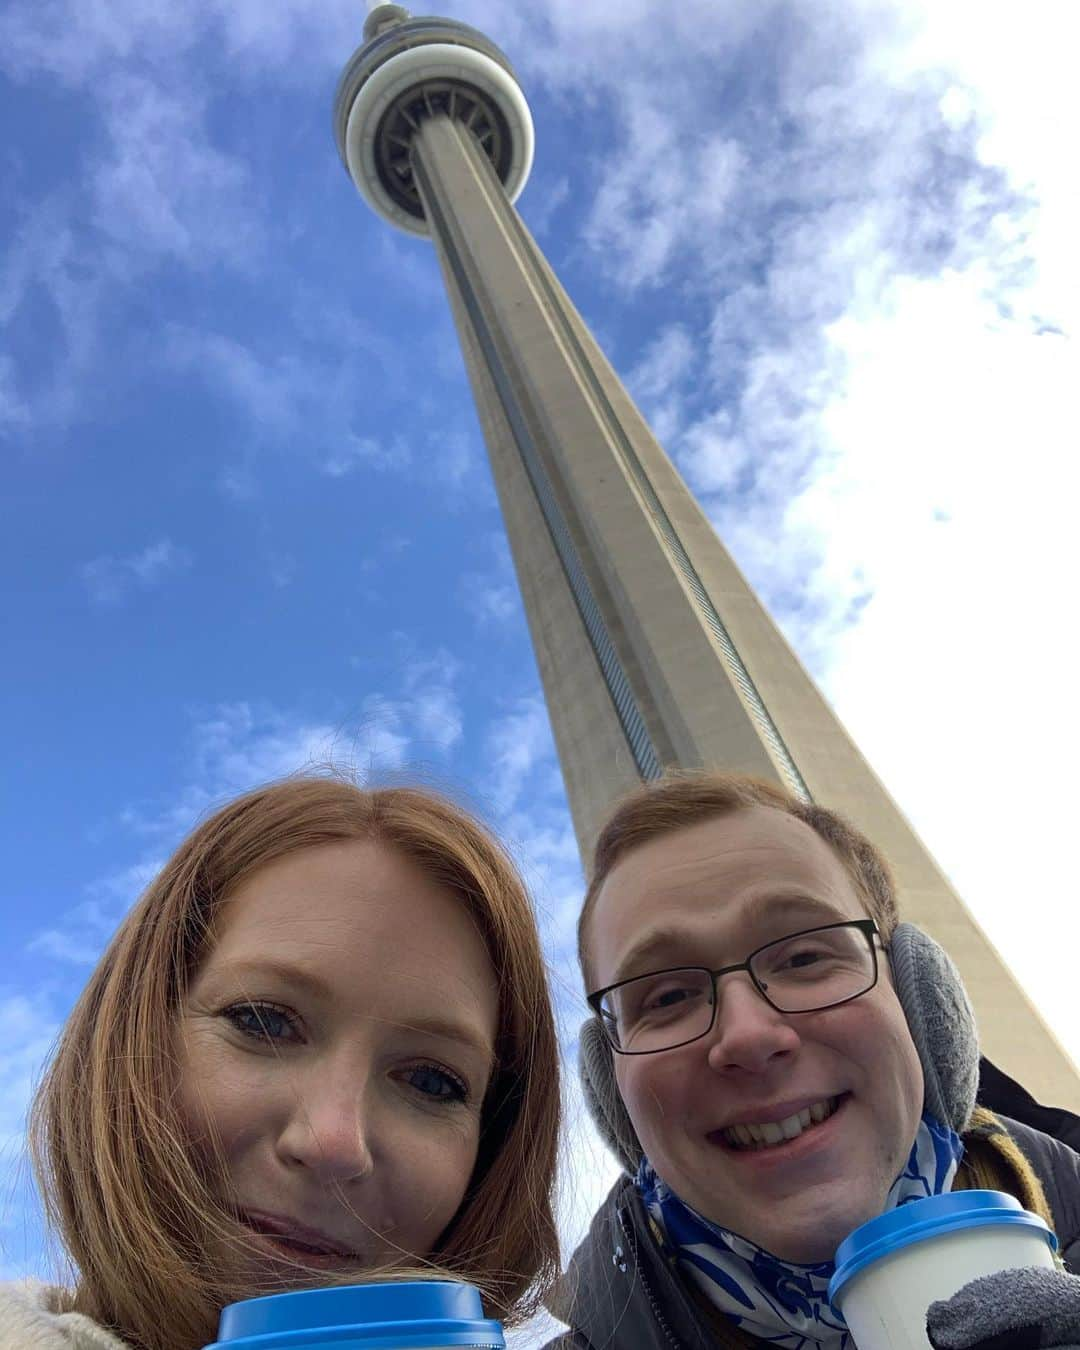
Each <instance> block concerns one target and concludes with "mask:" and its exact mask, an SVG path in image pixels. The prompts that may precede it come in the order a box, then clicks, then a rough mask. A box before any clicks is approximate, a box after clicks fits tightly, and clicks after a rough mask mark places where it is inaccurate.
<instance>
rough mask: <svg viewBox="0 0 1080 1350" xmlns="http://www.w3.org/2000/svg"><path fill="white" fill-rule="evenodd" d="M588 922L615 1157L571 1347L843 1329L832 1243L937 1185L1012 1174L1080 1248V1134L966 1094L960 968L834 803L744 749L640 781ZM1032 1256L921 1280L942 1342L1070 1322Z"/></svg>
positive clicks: (1052, 1275)
mask: <svg viewBox="0 0 1080 1350" xmlns="http://www.w3.org/2000/svg"><path fill="white" fill-rule="evenodd" d="M578 938H579V953H580V957H581V963H582V971H583V975H584V979H585V984H586V988H587V989H588V990H589V991H590V995H589V1000H588V1001H589V1004H590V1005H591V1007H592V1009H593V1013H594V1017H593V1018H592V1019H590V1021H589V1022H588V1023H586V1025H585V1026H584V1027H583V1029H582V1037H581V1069H582V1078H583V1081H584V1086H585V1090H586V1097H587V1100H588V1102H589V1104H590V1107H591V1108H592V1110H593V1114H594V1118H595V1119H596V1122H597V1124H598V1126H599V1128H600V1130H601V1132H602V1134H603V1135H604V1137H605V1139H606V1141H607V1142H608V1143H609V1145H610V1146H611V1147H612V1148H613V1150H614V1151H615V1152H616V1153H617V1155H618V1157H619V1159H620V1161H621V1162H622V1164H623V1166H624V1168H625V1170H626V1174H627V1175H626V1176H624V1177H623V1178H622V1179H621V1180H620V1181H619V1182H618V1183H617V1184H616V1186H615V1188H614V1189H613V1190H612V1192H611V1194H610V1195H609V1196H608V1198H607V1200H606V1201H605V1202H604V1204H603V1206H602V1207H601V1209H600V1211H599V1212H598V1214H597V1215H596V1217H595V1219H594V1221H593V1224H592V1228H591V1230H590V1232H589V1235H588V1236H587V1238H586V1239H585V1241H584V1242H583V1243H582V1245H581V1247H580V1248H579V1249H578V1251H577V1253H576V1254H575V1256H574V1258H573V1260H572V1262H571V1266H570V1270H569V1272H568V1274H567V1275H566V1276H565V1277H564V1278H563V1280H562V1281H561V1282H560V1285H559V1287H558V1289H557V1291H556V1295H555V1297H554V1298H553V1299H552V1300H551V1302H550V1306H551V1307H552V1310H553V1311H555V1312H556V1313H557V1315H558V1316H559V1317H560V1318H561V1319H562V1320H563V1321H564V1322H566V1323H568V1324H569V1326H570V1328H571V1330H570V1332H569V1333H568V1334H567V1335H566V1337H565V1338H563V1340H562V1341H561V1346H562V1350H600V1347H605V1348H606V1350H660V1348H661V1347H663V1350H680V1348H681V1347H686V1348H687V1350H689V1347H694V1348H695V1350H706V1347H714V1346H718V1345H719V1346H725V1347H732V1350H734V1348H735V1347H739V1348H741V1350H749V1348H750V1347H756V1346H764V1345H766V1344H767V1345H769V1346H770V1347H782V1350H850V1338H849V1337H848V1336H847V1334H846V1330H845V1328H844V1325H843V1323H842V1322H841V1321H839V1320H838V1319H837V1317H836V1315H835V1314H834V1313H833V1311H832V1309H831V1308H830V1306H829V1301H828V1296H827V1289H828V1282H829V1278H830V1275H831V1274H832V1272H833V1269H834V1267H833V1264H832V1258H833V1255H834V1253H835V1251H836V1248H837V1246H838V1245H839V1243H840V1242H841V1241H842V1240H843V1239H844V1238H845V1237H846V1236H847V1235H848V1233H850V1232H851V1230H852V1229H854V1228H855V1227H857V1226H858V1225H859V1224H862V1223H864V1222H866V1221H867V1220H868V1219H871V1218H873V1217H875V1216H876V1215H878V1214H880V1213H882V1212H884V1211H886V1210H889V1209H892V1208H895V1207H896V1206H897V1205H901V1204H904V1203H907V1202H908V1201H910V1200H913V1199H918V1198H922V1197H925V1196H927V1195H931V1194H936V1193H940V1192H942V1191H947V1190H949V1189H951V1188H960V1187H979V1188H987V1189H993V1190H1002V1191H1008V1192H1010V1193H1011V1194H1013V1195H1014V1196H1016V1197H1017V1198H1018V1199H1019V1200H1020V1201H1021V1203H1022V1204H1023V1205H1024V1206H1025V1207H1026V1208H1028V1209H1030V1210H1033V1211H1035V1212H1036V1213H1038V1214H1040V1215H1041V1216H1042V1217H1043V1218H1045V1219H1046V1220H1047V1221H1048V1222H1049V1223H1051V1224H1052V1225H1053V1226H1054V1227H1055V1229H1056V1232H1057V1236H1058V1239H1059V1242H1060V1249H1061V1253H1062V1255H1063V1257H1064V1260H1065V1263H1066V1266H1067V1268H1069V1269H1077V1268H1078V1267H1080V1157H1078V1156H1077V1154H1075V1153H1074V1152H1073V1151H1072V1150H1071V1149H1069V1148H1067V1147H1066V1146H1064V1145H1063V1144H1060V1143H1059V1142H1058V1141H1057V1140H1054V1139H1051V1138H1048V1137H1047V1136H1046V1135H1044V1134H1041V1133H1040V1132H1039V1131H1037V1130H1034V1129H1031V1128H1029V1127H1026V1126H1023V1125H1020V1124H1019V1123H1017V1122H1015V1121H1003V1120H1001V1119H999V1118H996V1117H994V1116H992V1115H991V1114H990V1113H989V1112H988V1111H984V1110H982V1109H981V1108H978V1107H976V1104H975V1085H976V1070H977V1062H978V1052H977V1048H976V1040H975V1033H974V1025H973V1022H972V1017H971V1010H970V1007H969V1005H968V1003H967V999H966V997H965V995H964V992H963V988H962V986H961V985H960V983H959V979H958V977H957V974H956V971H955V968H954V967H953V966H952V963H951V962H950V961H949V960H948V958H947V957H946V956H945V954H944V952H942V951H941V949H940V948H939V947H938V946H937V945H936V944H935V943H934V942H932V941H931V940H930V939H929V938H928V937H927V936H926V935H925V934H923V933H921V932H919V930H917V929H915V928H913V927H912V926H911V925H909V924H902V923H900V922H899V915H898V912H897V905H896V896H895V893H894V888H893V884H892V881H891V878H890V876H889V871H888V868H887V867H886V865H885V862H884V860H883V859H882V857H881V856H880V854H879V853H878V852H877V850H876V849H875V848H874V847H873V845H872V844H871V843H870V842H869V841H868V840H867V839H865V838H864V837H863V836H861V835H860V834H859V833H858V832H857V831H855V830H854V829H852V828H851V827H850V826H849V825H848V824H846V822H844V821H843V820H841V819H840V818H839V817H837V816H835V815H834V814H833V813H832V812H831V811H828V810H826V809H825V808H823V807H820V806H816V805H812V804H808V803H806V802H803V801H799V800H796V799H794V798H793V797H791V796H789V795H788V794H787V793H784V792H782V791H781V790H780V789H778V788H776V787H773V786H770V785H769V784H766V783H760V782H757V781H755V780H752V779H748V778H744V777H741V776H738V775H720V774H699V775H686V776H680V777H671V778H668V779H666V780H662V781H660V782H657V783H653V784H650V785H648V786H647V787H644V788H642V789H640V790H639V791H638V792H636V793H634V794H632V795H631V796H630V797H628V798H627V799H626V800H625V801H624V802H623V803H622V804H621V805H620V806H619V807H618V808H617V809H616V810H615V812H614V814H613V815H612V817H611V818H610V819H609V821H608V822H607V824H606V825H605V826H604V828H603V829H602V831H601V833H600V837H599V839H598V841H597V845H596V853H595V859H594V865H593V869H592V876H591V878H590V885H589V890H588V894H587V896H586V899H585V904H584V907H583V909H582V914H581V919H580V923H579V929H578ZM1032 1276H1033V1277H1036V1276H1037V1277H1038V1278H1037V1279H1036V1280H1035V1284H1034V1285H1032V1286H1031V1287H1030V1288H1029V1287H1028V1286H1027V1284H1026V1283H1025V1279H1024V1278H1020V1277H1019V1273H1018V1272H1016V1271H1012V1272H1007V1273H1006V1277H1005V1283H1004V1284H1003V1285H1002V1286H1001V1287H998V1286H996V1285H995V1287H993V1288H991V1289H988V1290H979V1289H977V1288H973V1287H969V1289H968V1291H967V1293H966V1294H965V1296H964V1297H962V1298H958V1299H954V1300H950V1301H949V1302H947V1303H942V1304H937V1305H935V1309H936V1312H935V1314H934V1316H933V1317H932V1318H931V1322H930V1326H929V1334H930V1336H931V1339H932V1340H933V1342H934V1344H935V1345H937V1346H939V1350H971V1347H974V1346H978V1345H980V1344H982V1343H984V1342H985V1344H986V1345H990V1344H993V1345H994V1346H995V1348H996V1350H1010V1348H1011V1347H1016V1348H1017V1350H1018V1348H1019V1347H1020V1346H1021V1345H1040V1344H1041V1345H1042V1346H1044V1347H1046V1346H1051V1345H1063V1344H1068V1345H1073V1346H1075V1345H1077V1344H1080V1280H1077V1279H1076V1277H1075V1276H1073V1275H1070V1274H1066V1273H1065V1272H1060V1273H1058V1272H1045V1271H1043V1272H1032ZM996 1278H997V1277H995V1279H996ZM1040 1281H1041V1283H1040ZM1036 1286H1037V1287H1036ZM1010 1319H1011V1320H1010ZM1017 1319H1018V1320H1017ZM1018 1327H1024V1328H1026V1332H1025V1333H1024V1334H1021V1335H1020V1336H1019V1337H1017V1338H1015V1339H1010V1335H1011V1333H1013V1332H1015V1331H1016V1330H1017V1328H1018ZM1063 1329H1064V1331H1065V1334H1064V1335H1062V1331H1063ZM1040 1330H1041V1333H1042V1334H1041V1338H1040V1335H1039V1333H1040ZM1055 1337H1056V1338H1057V1339H1055Z"/></svg>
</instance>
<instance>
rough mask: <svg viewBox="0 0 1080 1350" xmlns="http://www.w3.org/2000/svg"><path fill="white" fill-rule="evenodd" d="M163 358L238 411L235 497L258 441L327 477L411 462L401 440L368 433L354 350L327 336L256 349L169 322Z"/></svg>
mask: <svg viewBox="0 0 1080 1350" xmlns="http://www.w3.org/2000/svg"><path fill="white" fill-rule="evenodd" d="M165 357H166V360H168V361H169V362H170V363H171V364H172V365H173V366H174V367H175V368H177V369H179V370H181V371H183V372H185V373H188V372H190V373H194V374H198V375H199V376H200V377H201V378H202V379H204V380H205V381H206V382H207V383H208V384H209V385H210V387H211V388H213V389H214V390H216V391H217V392H218V393H220V394H221V395H223V396H224V397H225V398H226V399H228V400H229V402H231V403H232V404H233V406H234V407H235V408H236V409H237V410H238V412H240V413H241V414H242V417H243V421H244V425H245V427H246V428H247V429H248V432H247V442H248V446H247V449H246V450H245V451H244V454H245V455H247V456H248V457H249V458H248V459H245V460H244V461H242V462H241V463H240V464H239V465H234V466H233V467H232V468H230V469H229V470H227V475H228V478H227V487H228V490H229V491H230V494H231V495H233V496H238V497H241V498H243V497H244V496H246V495H248V493H249V490H250V488H251V482H252V469H251V464H250V462H249V459H250V456H252V455H254V454H257V452H258V449H259V447H260V446H266V445H274V446H277V447H282V448H287V449H291V450H293V451H294V452H295V453H298V454H301V455H303V456H304V457H305V458H306V459H307V460H308V461H309V462H310V463H312V464H313V466H314V467H315V468H317V469H318V470H319V471H320V472H322V473H324V474H326V475H327V476H328V477H330V478H343V477H345V476H346V475H349V474H352V473H355V472H357V471H358V470H370V469H402V468H405V467H407V466H408V465H409V464H410V463H411V458H412V457H411V454H410V451H409V447H408V445H407V444H406V443H405V442H404V441H402V440H400V439H395V440H393V441H390V442H388V443H386V442H383V441H381V440H379V439H376V438H373V437H372V436H370V435H368V434H366V432H365V429H364V428H365V426H366V425H367V423H368V418H367V417H366V415H365V406H366V403H365V390H364V384H363V382H362V380H359V379H358V376H357V370H356V365H355V363H356V360H357V352H356V350H355V348H353V347H346V348H342V347H336V346H335V347H331V346H328V345H327V342H326V335H319V337H318V340H317V342H316V343H305V342H304V340H303V338H302V337H300V336H299V335H298V334H297V333H295V332H294V333H290V336H289V340H288V342H287V343H286V342H284V341H283V342H281V343H279V344H277V345H275V343H274V341H273V339H272V338H270V337H267V338H266V339H265V340H264V342H263V344H262V347H261V348H260V349H256V348H255V347H254V346H252V345H249V344H248V343H245V342H241V341H239V340H238V339H236V338H233V337H229V336H227V335H225V334H222V333H214V332H208V331H198V330H195V329H190V328H183V327H180V326H174V327H173V328H172V329H171V330H170V331H169V333H168V334H167V337H166V342H165Z"/></svg>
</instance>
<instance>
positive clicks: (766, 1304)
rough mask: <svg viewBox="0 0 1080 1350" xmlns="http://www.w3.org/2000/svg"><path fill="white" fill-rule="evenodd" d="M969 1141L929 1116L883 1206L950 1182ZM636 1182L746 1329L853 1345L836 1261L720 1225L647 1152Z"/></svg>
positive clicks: (704, 1286)
mask: <svg viewBox="0 0 1080 1350" xmlns="http://www.w3.org/2000/svg"><path fill="white" fill-rule="evenodd" d="M963 1152H964V1146H963V1144H962V1143H961V1142H960V1136H959V1135H958V1134H956V1132H955V1131H954V1130H950V1129H949V1128H948V1127H947V1126H945V1125H941V1124H939V1123H938V1121H936V1120H935V1119H934V1118H933V1117H932V1116H929V1115H924V1116H923V1118H922V1121H921V1122H920V1124H919V1130H918V1133H917V1134H916V1136H915V1143H914V1144H913V1145H912V1148H911V1156H910V1157H909V1158H908V1161H907V1166H906V1167H905V1168H904V1170H903V1171H902V1172H901V1173H900V1175H899V1176H898V1177H897V1178H896V1180H895V1181H894V1182H893V1184H892V1188H891V1190H890V1191H889V1194H888V1195H887V1196H886V1198H885V1205H884V1207H883V1209H882V1213H883V1214H884V1213H886V1212H888V1211H889V1210H890V1209H896V1208H897V1207H898V1206H899V1205H905V1204H907V1203H908V1202H909V1201H911V1200H922V1199H924V1198H925V1197H926V1196H928V1195H941V1194H942V1193H943V1192H945V1191H948V1190H951V1189H952V1183H953V1178H954V1177H955V1176H956V1169H957V1167H958V1166H959V1165H960V1158H961V1156H962V1155H963ZM637 1188H638V1190H639V1191H640V1193H641V1198H642V1200H643V1201H644V1203H645V1208H646V1209H647V1210H648V1212H649V1214H650V1216H651V1217H652V1219H653V1220H654V1222H655V1223H656V1224H657V1226H658V1227H659V1229H660V1232H661V1234H662V1236H663V1239H664V1242H665V1244H666V1246H667V1249H668V1251H669V1254H670V1255H671V1256H673V1257H674V1259H675V1262H676V1264H677V1265H678V1267H679V1269H680V1271H681V1272H682V1273H683V1274H684V1275H685V1276H687V1278H689V1279H690V1280H692V1281H693V1282H694V1284H695V1285H697V1287H698V1288H699V1289H701V1290H702V1292H703V1293H704V1294H705V1296H706V1297H707V1298H708V1299H709V1301H710V1302H711V1303H712V1304H714V1305H715V1306H716V1307H717V1308H719V1309H720V1311H721V1312H723V1313H726V1315H727V1316H728V1317H730V1318H731V1320H732V1321H733V1322H734V1323H735V1324H736V1325H737V1326H740V1327H742V1329H743V1330H744V1331H748V1332H749V1333H750V1334H751V1335H753V1336H757V1337H758V1338H759V1339H760V1340H763V1341H768V1342H769V1343H770V1344H772V1345H776V1346H780V1347H782V1348H783V1350H814V1347H815V1346H822V1347H825V1348H826V1350H852V1341H851V1338H850V1336H849V1335H848V1332H847V1328H846V1326H845V1325H844V1322H843V1320H842V1319H841V1318H839V1317H837V1316H836V1314H835V1313H834V1312H833V1311H832V1309H831V1308H830V1307H829V1297H828V1288H829V1280H830V1279H831V1278H832V1275H833V1272H834V1271H835V1269H836V1267H835V1265H834V1264H833V1263H832V1262H831V1261H822V1262H820V1263H819V1264H817V1265H809V1266H804V1265H795V1264H794V1263H792V1262H790V1261H781V1260H780V1259H779V1258H778V1257H775V1256H773V1255H771V1253H769V1252H767V1251H765V1250H764V1249H763V1248H761V1247H758V1246H757V1245H756V1244H755V1243H753V1242H749V1241H747V1239H746V1238H742V1237H739V1235H738V1234H737V1233H730V1232H728V1230H727V1229H726V1228H720V1227H718V1226H717V1225H716V1224H714V1223H710V1222H709V1220H708V1219H704V1218H702V1216H701V1215H700V1214H698V1213H696V1212H695V1211H694V1210H692V1209H691V1208H690V1207H689V1205H685V1204H683V1202H682V1201H681V1200H680V1199H679V1198H678V1196H677V1195H675V1193H674V1192H673V1191H671V1190H670V1189H669V1188H668V1187H667V1186H665V1184H664V1183H663V1182H662V1181H661V1180H660V1178H659V1177H658V1176H657V1175H656V1173H655V1172H654V1171H653V1169H652V1166H651V1165H650V1163H649V1160H648V1158H642V1160H641V1166H640V1167H639V1169H638V1175H637Z"/></svg>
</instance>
